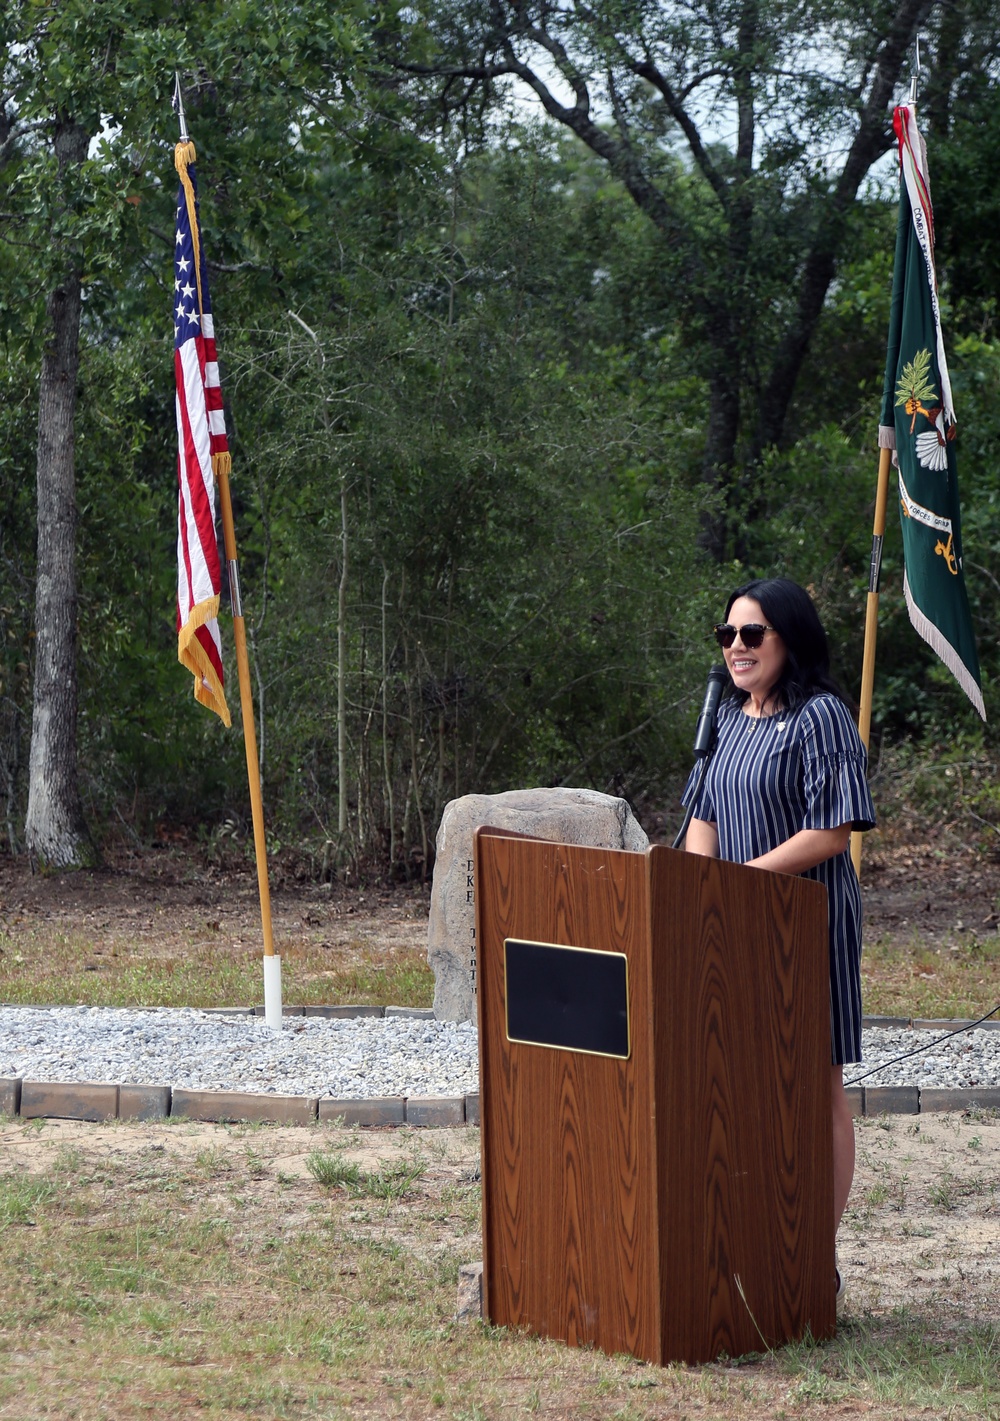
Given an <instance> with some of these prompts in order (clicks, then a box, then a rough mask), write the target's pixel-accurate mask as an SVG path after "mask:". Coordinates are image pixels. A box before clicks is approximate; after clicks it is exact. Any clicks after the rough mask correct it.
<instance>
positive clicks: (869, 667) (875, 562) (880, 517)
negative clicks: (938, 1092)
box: [851, 36, 920, 878]
mask: <svg viewBox="0 0 1000 1421" xmlns="http://www.w3.org/2000/svg"><path fill="white" fill-rule="evenodd" d="M919 79H920V37H919V36H917V41H916V54H915V56H914V64H913V74H912V75H911V77H910V103H911V104H916V102H917V86H918V83H919ZM891 463H892V450H891V449H882V448H880V449H879V460H878V483H877V485H876V488H875V522H874V526H873V528H872V560H871V567H870V569H869V573H868V604H867V607H866V609H865V651H864V659H863V661H862V665H861V704H860V707H859V710H858V734H859V735H860V736H861V739H862V740H863V742H864V746H865V749H866V750H867V749H868V748H869V745H870V743H871V729H872V696H873V693H874V689H875V639H876V637H877V635H878V594H879V582H880V579H881V575H882V540H883V539H884V537H885V513H886V506H887V504H888V502H889V466H890V465H891ZM851 860H852V862H853V864H854V871H855V873H856V874H857V875H858V877H859V878H860V877H861V835H860V834H858V833H856V832H855V833H853V834H852V835H851Z"/></svg>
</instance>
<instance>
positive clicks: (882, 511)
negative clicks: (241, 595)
mask: <svg viewBox="0 0 1000 1421" xmlns="http://www.w3.org/2000/svg"><path fill="white" fill-rule="evenodd" d="M878 452H879V460H878V484H877V486H876V489H875V522H874V525H873V527H872V558H871V566H870V568H869V572H868V603H867V606H866V608H865V652H864V660H863V662H862V666H861V706H860V710H859V712H858V734H859V735H860V736H861V739H862V740H863V741H864V745H865V749H866V750H867V749H868V746H869V743H870V741H871V728H872V697H873V693H874V689H875V640H876V637H877V636H878V596H879V582H880V580H881V576H882V541H883V539H884V537H885V515H886V507H887V505H888V502H889V467H890V465H891V463H892V450H891V449H880V450H879V451H878ZM851 859H852V860H853V862H854V871H855V873H856V874H857V875H858V877H859V878H860V877H861V835H860V834H859V833H857V832H855V833H853V834H852V835H851Z"/></svg>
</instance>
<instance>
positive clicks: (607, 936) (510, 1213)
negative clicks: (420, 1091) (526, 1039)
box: [476, 831, 660, 1360]
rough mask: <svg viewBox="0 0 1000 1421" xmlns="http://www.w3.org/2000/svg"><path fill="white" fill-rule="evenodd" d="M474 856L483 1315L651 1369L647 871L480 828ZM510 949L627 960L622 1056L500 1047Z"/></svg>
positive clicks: (623, 859)
mask: <svg viewBox="0 0 1000 1421" xmlns="http://www.w3.org/2000/svg"><path fill="white" fill-rule="evenodd" d="M477 854H478V858H477V864H476V875H477V876H476V899H477V904H476V906H477V934H476V937H477V943H478V944H479V998H480V1110H481V1118H482V1132H483V1133H482V1140H483V1161H482V1173H483V1195H484V1210H483V1212H484V1220H483V1224H484V1228H483V1249H484V1285H485V1298H486V1311H487V1316H488V1317H489V1318H490V1319H491V1320H492V1321H494V1322H498V1323H502V1324H505V1325H508V1326H513V1327H527V1328H530V1329H531V1330H532V1331H535V1332H538V1333H541V1334H543V1335H545V1336H549V1337H558V1338H563V1339H564V1340H565V1341H567V1342H569V1343H572V1344H576V1345H581V1344H584V1343H592V1344H593V1345H595V1346H598V1347H601V1348H602V1349H603V1350H605V1351H608V1352H616V1351H627V1352H631V1353H633V1354H634V1355H635V1356H638V1357H645V1358H649V1359H652V1360H658V1359H659V1348H660V1343H659V1329H658V1317H659V1300H658V1277H657V1264H656V1257H657V1249H656V1241H657V1226H656V1209H655V1200H654V1195H653V1188H654V1181H655V1151H654V1141H653V1134H652V1129H651V1122H652V1100H651V1095H650V1087H651V1080H652V1060H651V1054H650V1051H651V1033H650V1029H649V1020H648V1012H649V1001H650V990H649V959H648V927H647V912H646V899H647V892H648V888H647V874H648V868H647V861H646V858H645V856H644V855H642V854H630V853H615V852H611V851H607V852H605V851H603V850H597V849H581V848H574V847H569V846H566V845H562V844H549V843H543V842H541V841H539V840H523V839H513V838H500V837H492V836H488V835H486V834H483V833H482V831H480V835H479V836H478V838H477ZM505 937H519V938H527V939H529V940H534V941H541V942H553V943H564V944H566V945H569V946H575V947H591V948H598V949H603V950H606V951H614V952H622V953H624V954H625V955H626V957H627V958H628V964H629V993H630V1010H631V1013H632V1023H633V1026H632V1054H631V1056H630V1058H629V1059H628V1060H621V1059H615V1058H610V1057H602V1056H591V1055H586V1054H583V1053H581V1052H575V1051H562V1050H555V1049H552V1048H548V1047H544V1046H530V1045H524V1044H519V1043H516V1042H509V1041H507V1039H506V1033H505V1030H504V1021H505V1010H504V1000H503V940H504V938H505ZM637 1012H638V1013H645V1017H646V1019H645V1020H644V1021H643V1023H642V1024H641V1026H640V1027H639V1029H637V1027H636V1013H637Z"/></svg>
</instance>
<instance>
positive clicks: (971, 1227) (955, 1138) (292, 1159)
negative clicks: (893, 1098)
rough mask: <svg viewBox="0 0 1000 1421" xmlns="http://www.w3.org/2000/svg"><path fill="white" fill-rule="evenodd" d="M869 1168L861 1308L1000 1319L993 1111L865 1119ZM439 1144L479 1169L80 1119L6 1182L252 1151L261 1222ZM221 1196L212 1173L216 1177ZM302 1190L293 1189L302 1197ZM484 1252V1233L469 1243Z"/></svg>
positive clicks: (37, 1132)
mask: <svg viewBox="0 0 1000 1421" xmlns="http://www.w3.org/2000/svg"><path fill="white" fill-rule="evenodd" d="M857 1134H858V1165H857V1175H856V1178H855V1183H854V1190H853V1193H852V1196H851V1202H850V1205H849V1207H848V1212H847V1214H846V1216H845V1219H844V1223H843V1225H842V1227H841V1231H840V1240H839V1250H840V1261H841V1264H842V1267H843V1270H844V1274H845V1277H846V1279H847V1283H848V1288H849V1299H850V1309H849V1310H851V1311H854V1312H879V1313H881V1312H889V1311H892V1310H893V1309H898V1308H904V1307H924V1306H929V1305H933V1306H935V1307H944V1308H945V1310H946V1311H949V1312H953V1313H955V1314H959V1313H961V1314H964V1315H966V1316H968V1315H969V1314H970V1313H972V1314H976V1315H978V1316H979V1317H980V1318H981V1319H982V1321H983V1322H984V1323H986V1322H993V1323H996V1324H1000V1116H998V1114H997V1112H995V1111H987V1112H976V1111H973V1112H968V1111H965V1112H954V1113H947V1114H936V1115H923V1116H903V1115H900V1116H883V1117H881V1118H880V1119H875V1120H863V1121H858V1122H857ZM431 1140H433V1145H434V1159H433V1161H432V1163H431V1165H430V1167H429V1171H428V1177H427V1181H426V1184H425V1188H429V1189H432V1190H433V1189H437V1190H439V1191H440V1190H441V1189H443V1188H446V1187H447V1186H448V1185H449V1184H450V1185H455V1184H457V1183H459V1182H460V1181H462V1180H468V1178H469V1175H470V1171H474V1170H475V1168H476V1167H477V1165H478V1156H479V1132H478V1130H476V1129H475V1128H470V1127H466V1128H464V1129H459V1130H434V1131H421V1130H413V1129H402V1130H394V1129H391V1128H389V1129H378V1130H358V1129H353V1130H352V1129H348V1128H345V1127H338V1126H333V1125H316V1126H310V1127H281V1126H266V1127H256V1128H252V1129H248V1128H247V1127H238V1126H224V1125H211V1124H203V1123H198V1122H193V1121H184V1122H181V1123H174V1124H168V1123H164V1124H157V1123H151V1124H143V1125H135V1124H125V1123H122V1122H110V1123H108V1124H107V1125H102V1126H94V1125H88V1124H84V1123H82V1122H77V1121H72V1120H50V1121H46V1122H44V1125H41V1124H40V1123H39V1122H32V1124H30V1125H28V1124H25V1123H22V1122H20V1121H12V1122H9V1123H7V1124H5V1125H2V1126H0V1159H2V1161H3V1166H2V1167H3V1171H4V1173H7V1172H8V1171H9V1172H15V1173H21V1172H23V1173H27V1174H29V1175H33V1174H42V1173H46V1172H48V1171H51V1170H52V1169H53V1167H54V1166H55V1164H56V1162H57V1160H58V1159H59V1157H60V1155H64V1154H65V1152H66V1150H67V1149H71V1150H72V1151H73V1153H74V1155H75V1156H79V1157H80V1159H81V1160H82V1161H84V1162H85V1165H86V1168H85V1167H84V1165H81V1166H79V1168H80V1169H81V1171H82V1172H84V1173H86V1172H87V1169H90V1170H92V1169H93V1168H96V1167H97V1166H98V1165H100V1164H101V1163H102V1162H104V1163H107V1162H113V1163H115V1164H116V1165H117V1166H119V1167H122V1168H124V1169H125V1170H126V1172H127V1171H128V1169H129V1168H131V1167H134V1166H136V1165H137V1164H138V1163H139V1162H144V1161H146V1160H147V1159H148V1157H149V1155H150V1152H155V1153H159V1154H161V1155H162V1163H163V1167H164V1169H168V1168H172V1167H175V1168H179V1169H182V1170H183V1169H186V1168H188V1167H190V1166H191V1165H192V1164H193V1163H194V1162H196V1161H198V1160H199V1159H201V1160H204V1159H205V1158H206V1155H210V1157H211V1158H212V1160H213V1165H214V1168H213V1174H215V1175H216V1176H218V1175H220V1174H221V1175H224V1174H225V1173H226V1161H227V1159H228V1160H229V1162H230V1164H234V1163H235V1162H236V1161H243V1160H244V1159H245V1156H246V1152H247V1147H248V1144H249V1145H250V1146H251V1147H252V1150H253V1153H254V1155H255V1156H256V1157H257V1159H258V1160H259V1167H258V1170H257V1180H256V1183H255V1186H254V1197H253V1205H252V1209H253V1211H259V1213H260V1217H261V1219H263V1218H265V1217H273V1216H274V1212H275V1211H276V1210H278V1199H277V1196H278V1193H281V1196H282V1202H281V1204H280V1210H279V1212H281V1213H282V1214H283V1216H284V1217H285V1218H286V1219H288V1218H293V1219H294V1217H295V1216H296V1208H295V1203H294V1199H293V1198H290V1197H289V1195H288V1188H289V1185H290V1184H291V1183H292V1181H298V1183H299V1184H300V1185H301V1187H302V1188H301V1192H302V1194H303V1199H305V1198H307V1197H308V1198H311V1197H312V1196H313V1195H314V1193H315V1185H314V1184H313V1183H312V1181H311V1178H310V1175H309V1171H308V1168H307V1165H306V1160H307V1158H308V1157H309V1155H310V1154H312V1153H313V1152H314V1151H317V1150H324V1149H327V1150H334V1149H335V1150H337V1151H342V1152H343V1153H344V1156H345V1158H347V1159H350V1160H352V1161H355V1162H357V1163H358V1164H359V1165H360V1166H361V1167H362V1168H363V1169H366V1170H367V1169H373V1168H375V1166H376V1165H378V1164H384V1163H385V1162H386V1161H387V1160H388V1161H393V1160H396V1159H402V1158H403V1157H405V1156H407V1155H411V1154H412V1153H413V1151H414V1150H415V1149H417V1150H419V1149H421V1148H426V1146H427V1144H428V1143H429V1142H430V1141H431ZM205 1187H206V1188H211V1187H212V1184H211V1177H209V1178H207V1179H206V1182H205ZM295 1187H297V1186H293V1194H294V1191H295ZM466 1242H467V1245H468V1249H469V1257H470V1260H471V1258H473V1257H477V1258H478V1257H480V1256H481V1241H480V1239H479V1236H478V1234H477V1235H474V1236H473V1235H470V1236H469V1237H468V1239H467V1240H466Z"/></svg>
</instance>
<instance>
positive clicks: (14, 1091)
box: [0, 1005, 1000, 1128]
mask: <svg viewBox="0 0 1000 1421" xmlns="http://www.w3.org/2000/svg"><path fill="white" fill-rule="evenodd" d="M151 1010H156V1008H151ZM204 1010H208V1011H212V1012H213V1013H217V1014H218V1015H225V1016H254V1015H261V1014H263V1007H260V1008H254V1007H212V1008H204ZM284 1015H285V1016H322V1017H327V1018H330V1019H344V1018H348V1019H350V1018H356V1017H380V1018H384V1017H417V1018H431V1017H433V1012H431V1011H430V1010H428V1009H426V1008H421V1007H381V1006H353V1005H352V1006H325V1007H315V1006H313V1007H302V1006H299V1007H295V1006H288V1007H285V1008H284ZM864 1025H865V1026H868V1027H901V1028H913V1029H916V1030H934V1031H941V1030H949V1029H950V1030H957V1029H958V1028H959V1027H962V1026H968V1025H970V1023H969V1022H961V1021H927V1020H921V1019H917V1020H914V1019H913V1018H912V1017H865V1019H864ZM983 1025H984V1026H988V1027H992V1028H994V1029H997V1030H1000V1022H997V1021H991V1022H984V1023H983ZM847 1095H848V1099H849V1100H850V1102H851V1108H852V1110H853V1112H854V1114H855V1116H875V1115H884V1114H892V1115H919V1114H921V1113H925V1112H928V1111H941V1110H970V1109H975V1108H978V1109H983V1110H1000V1087H997V1086H989V1087H984V1088H983V1089H968V1088H955V1089H943V1088H940V1087H933V1088H930V1087H929V1088H927V1089H926V1090H920V1089H918V1087H917V1086H866V1085H857V1086H850V1087H849V1088H848V1091H847ZM0 1113H2V1114H3V1115H6V1116H8V1117H10V1118H14V1117H18V1116H19V1117H20V1118H22V1119H38V1118H45V1119H54V1120H91V1121H95V1122H97V1121H101V1120H115V1119H118V1120H163V1119H167V1118H168V1117H169V1118H172V1119H179V1118H180V1119H186V1120H206V1121H208V1120H211V1121H217V1120H224V1121H234V1122H235V1121H244V1120H245V1121H251V1122H254V1123H258V1122H266V1123H271V1124H278V1125H310V1124H312V1123H313V1122H314V1121H317V1120H319V1121H327V1120H343V1121H344V1123H345V1124H348V1125H362V1126H386V1125H403V1124H406V1125H419V1126H422V1127H425V1128H432V1127H443V1126H455V1125H474V1126H478V1124H479V1093H478V1091H477V1092H476V1093H475V1094H470V1095H464V1096H409V1097H406V1096H390V1097H384V1098H358V1099H351V1100H338V1099H336V1098H334V1097H330V1096H295V1095H270V1094H267V1093H263V1092H251V1091H229V1090H189V1089H187V1088H186V1087H184V1088H182V1087H180V1086H177V1087H172V1086H169V1085H115V1084H113V1083H109V1082H105V1081H73V1082H69V1081H35V1080H29V1079H21V1078H17V1079H9V1080H0Z"/></svg>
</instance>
